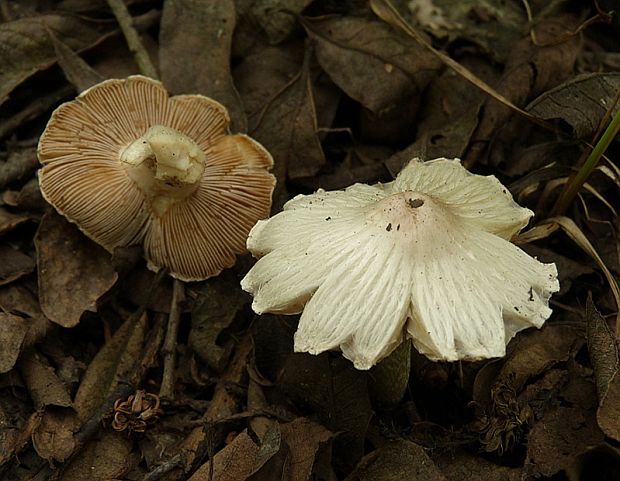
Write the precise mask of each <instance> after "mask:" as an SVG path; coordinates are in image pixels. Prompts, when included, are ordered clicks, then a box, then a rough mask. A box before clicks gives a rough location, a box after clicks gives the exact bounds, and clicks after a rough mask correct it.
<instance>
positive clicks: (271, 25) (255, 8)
mask: <svg viewBox="0 0 620 481" xmlns="http://www.w3.org/2000/svg"><path fill="white" fill-rule="evenodd" d="M313 1H314V0H258V1H255V2H252V6H251V9H250V14H251V15H252V17H253V18H254V19H255V21H256V22H257V23H258V24H259V25H260V26H261V27H262V29H263V30H264V32H265V34H266V35H267V38H268V39H269V43H271V44H278V43H280V42H282V41H284V40H286V38H287V37H288V36H289V35H290V34H291V33H292V32H293V30H294V29H295V27H296V26H297V18H296V15H299V14H300V13H301V12H302V10H303V9H304V8H306V7H307V6H308V5H310V4H311V3H312V2H313Z"/></svg>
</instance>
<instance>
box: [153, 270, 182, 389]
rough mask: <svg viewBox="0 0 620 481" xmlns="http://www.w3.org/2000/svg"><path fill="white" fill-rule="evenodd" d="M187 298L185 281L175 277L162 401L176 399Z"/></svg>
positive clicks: (166, 343)
mask: <svg viewBox="0 0 620 481" xmlns="http://www.w3.org/2000/svg"><path fill="white" fill-rule="evenodd" d="M184 300H185V288H184V284H183V282H181V281H179V280H177V279H175V280H174V284H173V287H172V302H171V305H170V316H169V317H168V328H167V330H166V340H165V341H164V347H163V350H162V351H163V355H164V373H163V375H162V378H161V387H160V388H159V398H160V399H161V400H162V401H172V400H174V371H175V360H176V350H177V335H178V333H179V323H180V321H181V303H182V302H183V301H184Z"/></svg>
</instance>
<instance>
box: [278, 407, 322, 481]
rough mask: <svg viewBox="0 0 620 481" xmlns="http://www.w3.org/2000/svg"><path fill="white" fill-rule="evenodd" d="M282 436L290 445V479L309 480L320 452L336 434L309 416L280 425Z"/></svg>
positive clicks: (295, 480) (296, 480)
mask: <svg viewBox="0 0 620 481" xmlns="http://www.w3.org/2000/svg"><path fill="white" fill-rule="evenodd" d="M280 428H281V430H282V438H283V440H284V442H285V443H286V445H287V446H288V451H289V452H288V457H287V463H286V465H287V466H288V472H287V473H286V474H288V477H286V478H283V479H288V480H290V481H309V480H310V479H312V478H311V475H312V468H313V466H314V463H315V460H316V458H317V456H318V452H319V450H320V448H321V446H323V445H324V444H326V443H328V442H329V440H330V439H332V437H333V436H334V434H333V433H332V432H330V431H328V430H327V429H326V428H325V427H324V426H322V425H320V424H318V423H316V422H314V421H312V420H310V419H307V418H303V417H300V418H297V419H295V420H294V421H292V422H290V423H286V424H282V425H280Z"/></svg>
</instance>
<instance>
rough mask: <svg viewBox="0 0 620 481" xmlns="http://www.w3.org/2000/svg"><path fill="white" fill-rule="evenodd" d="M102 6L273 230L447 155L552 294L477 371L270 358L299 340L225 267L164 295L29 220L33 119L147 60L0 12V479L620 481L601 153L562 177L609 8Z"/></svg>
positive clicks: (108, 25)
mask: <svg viewBox="0 0 620 481" xmlns="http://www.w3.org/2000/svg"><path fill="white" fill-rule="evenodd" d="M109 3H112V2H109ZM125 3H126V5H127V6H128V8H129V12H130V14H131V16H132V17H133V26H134V27H135V30H133V31H134V32H136V31H137V32H138V34H139V36H138V37H136V38H137V42H138V43H137V45H138V46H141V47H142V48H144V51H145V52H146V56H147V59H148V58H150V59H151V61H152V62H153V64H154V65H155V72H156V74H157V76H158V77H159V80H161V81H162V82H163V84H164V86H165V87H166V88H167V89H168V91H170V92H171V93H172V94H175V95H176V94H196V93H198V94H203V95H207V96H209V97H212V98H214V99H216V100H217V101H219V102H220V103H222V104H223V105H225V106H226V107H227V108H228V111H229V113H230V117H231V127H230V128H231V131H232V132H246V133H247V134H248V135H250V136H251V137H253V138H254V139H256V140H257V141H259V142H260V143H261V144H262V145H264V146H265V147H266V148H267V149H268V150H269V152H270V153H271V154H272V156H273V158H274V161H275V165H274V169H273V173H274V175H275V176H276V178H277V185H276V189H275V192H274V197H273V206H272V213H273V214H275V213H277V212H279V211H281V209H282V206H283V205H284V203H285V202H286V201H287V200H288V199H290V198H292V197H293V196H295V195H298V194H310V193H312V192H314V191H316V190H317V189H319V188H323V189H326V190H335V189H343V188H346V187H348V186H349V185H352V184H354V183H365V184H374V183H377V182H389V181H391V180H392V179H393V178H394V177H395V176H396V174H397V173H398V172H399V171H400V169H401V168H402V167H403V166H404V165H405V164H406V163H407V162H408V161H409V160H411V159H413V158H416V157H417V158H420V159H423V160H430V159H434V158H439V157H445V158H460V159H462V164H463V165H464V166H465V167H466V168H467V169H468V170H470V171H472V172H474V173H477V174H483V175H490V174H493V175H495V176H496V177H497V178H498V179H499V180H500V181H501V182H502V183H503V184H504V185H506V186H507V188H508V189H509V190H510V192H511V193H512V195H513V197H514V199H515V200H516V201H517V202H518V203H519V204H520V205H522V206H524V207H528V208H529V209H531V210H532V211H534V213H535V217H534V218H533V219H532V221H531V222H530V224H529V226H528V227H527V229H526V232H522V233H521V234H520V235H519V236H518V237H517V238H515V239H513V241H514V242H515V243H517V244H518V245H519V246H520V247H521V248H522V249H524V250H525V251H526V252H527V253H528V254H530V255H533V256H536V257H537V258H538V259H539V260H541V261H542V262H546V263H551V262H554V263H555V264H556V265H557V268H558V272H559V281H560V291H559V292H558V293H556V294H555V295H554V296H553V297H552V299H551V302H550V307H551V308H552V309H553V314H552V315H551V317H550V318H549V320H548V321H547V322H546V323H545V325H544V327H543V328H542V329H528V330H526V331H523V332H521V333H519V334H518V335H517V336H516V337H515V338H514V339H513V340H512V341H511V342H510V343H509V345H508V347H507V354H506V356H505V357H503V358H500V359H491V360H486V361H477V362H466V361H462V362H453V363H448V362H431V361H430V360H428V359H427V358H425V357H424V356H423V355H421V354H419V353H418V352H417V351H416V350H415V349H414V348H413V347H412V345H411V343H410V342H409V341H407V342H405V343H404V344H402V346H401V347H400V348H399V349H397V350H396V351H395V352H394V354H393V355H392V356H391V357H389V358H387V359H386V360H385V361H383V362H382V363H381V364H379V365H378V366H375V367H373V368H372V369H371V370H369V371H360V370H356V369H355V368H354V367H353V364H352V363H351V362H349V361H348V360H347V359H345V358H344V357H343V356H342V355H341V353H340V352H337V351H334V352H326V353H323V354H321V355H318V356H312V355H310V354H306V353H294V352H293V335H294V333H295V331H296V328H297V322H298V319H299V316H295V315H292V316H283V315H270V314H267V315H261V316H258V315H256V314H254V313H253V312H252V309H251V301H252V299H251V297H250V296H249V295H248V294H246V293H244V292H243V291H242V290H241V287H240V285H239V281H240V280H241V278H242V277H243V276H244V275H245V273H246V272H247V271H248V269H249V268H250V267H251V266H252V265H253V263H254V262H255V261H254V259H252V257H251V256H250V255H249V254H244V255H241V256H239V257H238V260H237V263H236V264H235V266H234V267H232V268H230V269H226V270H224V271H223V273H222V274H221V275H219V276H217V277H212V278H210V279H208V280H206V281H203V282H192V283H187V284H186V285H185V286H184V288H183V289H179V288H177V289H176V291H175V288H174V286H175V284H174V283H173V281H172V280H171V279H169V278H168V277H166V276H161V275H157V274H155V273H153V272H151V271H149V270H148V269H147V267H146V262H145V261H144V260H143V258H142V253H141V249H140V247H135V246H134V247H132V248H122V249H117V250H116V251H115V252H114V254H113V255H111V254H109V253H108V252H107V251H105V250H104V249H103V248H101V247H100V246H98V245H97V244H95V243H94V242H93V241H91V240H90V239H89V238H87V237H86V236H85V235H84V234H82V232H80V231H79V230H78V229H77V228H76V226H75V225H74V224H71V223H69V222H67V221H66V220H65V219H64V218H63V217H62V216H61V215H59V214H58V213H56V211H55V210H54V209H52V208H51V207H50V206H49V205H48V204H47V203H46V202H45V200H44V199H43V197H42V196H41V193H40V190H39V186H38V181H37V169H39V167H40V165H39V160H38V158H37V144H38V141H39V137H40V136H41V134H42V132H43V130H44V129H45V126H46V123H47V121H48V119H49V118H50V115H51V113H52V111H53V110H54V109H55V108H56V107H58V106H59V105H60V104H61V103H62V102H66V101H70V100H72V99H73V98H75V96H76V95H77V94H79V93H80V92H82V91H84V90H85V89H87V88H88V87H90V86H92V85H94V84H95V83H97V82H99V81H102V80H105V79H107V78H124V77H127V76H129V75H132V74H139V73H145V68H146V67H148V61H147V62H146V67H145V65H144V64H141V65H140V67H139V66H138V62H137V61H136V60H135V57H134V55H133V54H132V51H131V50H130V49H129V48H128V46H127V41H126V38H125V35H123V33H122V32H121V30H120V29H119V22H118V21H117V18H116V17H115V16H114V15H113V14H112V11H111V9H110V7H109V5H108V2H106V1H105V0H20V1H19V2H16V1H12V0H0V21H1V22H2V23H0V142H1V144H0V190H1V193H0V199H1V202H2V205H1V206H0V233H1V234H2V238H1V241H0V307H1V312H0V479H1V480H2V481H17V480H20V481H21V480H29V479H34V480H38V481H42V480H47V479H60V480H63V481H83V480H85V479H88V480H90V481H96V480H112V479H125V480H144V481H153V480H170V481H173V480H175V481H176V480H185V479H189V480H191V481H203V480H204V481H206V480H209V479H215V480H227V481H244V480H252V481H272V480H293V481H308V480H317V481H318V480H323V481H336V480H346V481H388V480H390V481H400V480H411V481H422V480H424V481H462V480H467V481H506V480H510V481H516V480H534V479H536V480H553V481H562V480H569V481H588V480H592V481H594V480H596V481H605V480H609V481H611V480H618V479H620V448H619V446H620V444H619V443H620V410H619V406H620V374H619V373H618V370H619V369H620V353H619V350H618V342H617V340H616V334H615V333H614V331H615V330H616V319H617V315H618V305H617V301H618V295H619V293H618V288H617V285H616V284H615V282H616V281H615V280H614V279H617V278H618V276H619V275H620V262H619V252H620V243H619V241H618V234H619V233H620V231H619V229H618V221H617V213H618V209H619V208H620V195H619V193H620V190H619V189H620V162H619V160H618V159H619V158H620V144H619V143H618V141H617V139H616V140H615V143H614V141H613V136H614V135H615V133H617V130H616V131H615V133H614V132H611V135H612V136H611V138H610V139H608V140H610V145H609V148H607V149H606V150H605V149H603V152H605V153H606V155H603V156H601V155H600V154H601V153H603V152H600V153H599V154H598V157H597V158H595V159H594V160H595V161H596V160H598V162H595V163H594V164H593V163H590V164H588V161H589V156H590V153H591V152H592V147H593V146H595V145H601V143H600V139H601V138H604V137H605V135H604V132H608V133H609V132H610V130H609V129H608V126H609V125H610V123H613V121H612V119H616V120H617V116H618V114H617V112H618V109H619V106H618V100H619V99H620V54H619V53H618V52H620V41H619V40H620V17H619V16H618V14H617V13H615V12H612V10H616V11H617V10H618V9H620V3H618V2H617V1H613V0H606V1H603V0H599V1H598V2H596V1H588V2H578V1H552V2H549V1H540V0H529V1H528V0H523V1H520V0H507V1H472V0H465V1H459V2H454V1H451V0H413V1H405V0H403V1H396V0H395V1H393V2H392V3H389V2H387V1H385V0H372V1H371V2H366V1H361V0H347V1H333V0H314V1H313V0H253V1H250V0H235V1H233V0H205V1H202V2H195V1H191V0H166V1H163V2H162V1H161V0H159V1H158V0H126V2H125ZM129 29H130V30H131V29H133V27H131V26H130V27H129ZM134 41H135V39H134ZM143 61H144V57H143V58H142V61H141V62H143ZM587 159H588V160H587ZM588 165H589V166H590V167H593V168H590V169H589V170H588V171H586V170H587V168H588V167H587V166H588ZM584 173H585V174H584ZM582 174H583V175H582ZM580 175H581V178H580ZM579 179H580V180H579ZM571 189H572V190H571ZM571 192H572V194H571ZM171 319H172V321H171ZM169 322H174V323H175V324H174V325H175V326H178V336H177V337H176V338H174V337H172V338H170V337H169V339H168V343H167V344H165V347H164V338H166V333H167V328H166V326H167V324H168V323H169ZM177 323H178V324H177ZM170 342H172V344H170ZM171 360H174V362H172V361H171ZM389 363H392V364H394V363H396V364H397V365H398V366H399V367H400V368H399V369H391V368H386V366H388V367H389Z"/></svg>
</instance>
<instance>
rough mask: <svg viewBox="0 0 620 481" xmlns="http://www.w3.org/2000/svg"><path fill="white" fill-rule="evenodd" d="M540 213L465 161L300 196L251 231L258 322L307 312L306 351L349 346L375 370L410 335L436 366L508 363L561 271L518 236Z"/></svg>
mask: <svg viewBox="0 0 620 481" xmlns="http://www.w3.org/2000/svg"><path fill="white" fill-rule="evenodd" d="M532 215H533V213H532V212H531V211H530V210H528V209H525V208H522V207H520V206H518V205H517V204H516V203H515V202H514V201H513V199H512V196H511V195H510V193H509V192H508V190H507V189H506V188H505V187H504V186H503V185H502V184H501V183H500V182H499V181H498V180H497V179H496V178H495V177H493V176H488V177H485V176H480V175H474V174H471V173H469V172H468V171H467V170H466V169H465V168H463V167H462V166H461V164H460V161H459V160H458V159H454V160H448V159H436V160H433V161H429V162H419V161H417V160H414V161H412V162H411V163H410V164H409V165H408V166H407V167H405V168H404V169H403V171H402V172H401V173H400V174H399V176H398V177H397V179H396V180H395V181H393V182H390V183H388V184H378V185H373V186H369V185H363V184H355V185H353V186H351V187H349V188H347V189H346V190H343V191H335V192H325V191H322V190H320V191H318V192H316V193H315V194H312V195H308V196H297V197H295V198H294V199H292V200H291V201H289V202H288V203H287V204H286V205H285V206H284V211H283V212H281V213H279V214H277V215H275V216H274V217H272V218H270V219H268V220H264V221H259V222H258V223H257V224H256V225H255V226H254V228H253V229H252V230H251V231H250V235H249V238H248V243H247V246H248V249H249V250H250V251H251V252H252V253H253V254H254V255H255V256H257V257H260V260H259V261H258V262H257V263H256V265H255V266H254V267H253V268H252V269H251V270H250V272H249V273H248V274H247V276H246V277H245V278H244V279H243V281H242V284H241V285H242V287H243V289H244V290H246V291H248V292H250V293H252V294H253V295H254V302H253V304H252V307H253V309H254V310H255V311H256V312H257V313H259V314H260V313H264V312H273V313H282V314H294V313H299V312H302V311H303V314H302V315H301V319H300V321H299V328H298V330H297V333H296V334H295V350H296V351H302V352H310V353H312V354H318V353H320V352H323V351H326V350H329V349H334V348H338V347H340V349H341V350H342V352H343V354H344V356H345V357H347V358H348V359H350V360H352V361H353V363H354V364H355V366H356V367H357V368H358V369H368V368H370V367H371V366H373V365H374V364H376V363H377V362H378V361H379V360H381V359H382V358H384V357H385V356H387V355H388V354H390V352H392V351H393V350H394V348H395V347H396V346H397V345H398V344H399V343H400V342H402V340H403V339H404V338H405V337H411V338H412V339H413V342H414V345H415V346H416V348H417V349H418V350H419V351H420V352H421V353H423V354H425V355H426V356H428V357H429V358H431V359H434V360H449V361H454V360H457V359H471V360H474V359H482V358H488V357H496V356H502V355H504V354H505V348H506V344H507V343H508V341H509V340H510V339H511V338H512V337H513V336H514V335H515V333H516V332H518V331H520V330H522V329H525V328H527V327H530V326H536V327H540V326H541V325H542V324H543V322H544V321H545V319H547V318H548V317H549V315H550V314H551V310H550V309H549V307H548V300H549V298H550V296H551V294H552V293H553V292H556V291H557V290H558V289H559V285H558V281H557V271H556V267H555V265H554V264H542V263H540V262H538V261H537V260H536V259H533V258H532V257H530V256H529V255H527V254H526V253H525V252H523V251H522V250H521V249H519V248H518V247H516V246H515V245H514V244H512V243H510V242H509V239H510V238H511V237H512V236H513V235H514V234H516V233H517V232H519V231H520V230H521V229H522V228H523V227H524V226H525V225H526V224H527V223H528V220H529V218H530V217H531V216H532Z"/></svg>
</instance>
